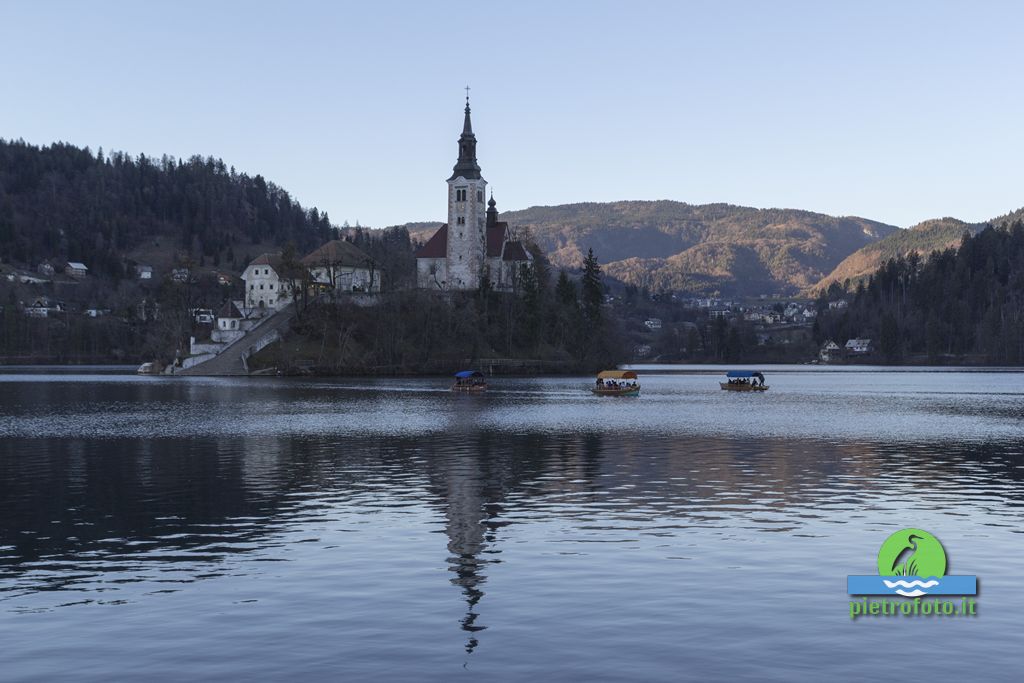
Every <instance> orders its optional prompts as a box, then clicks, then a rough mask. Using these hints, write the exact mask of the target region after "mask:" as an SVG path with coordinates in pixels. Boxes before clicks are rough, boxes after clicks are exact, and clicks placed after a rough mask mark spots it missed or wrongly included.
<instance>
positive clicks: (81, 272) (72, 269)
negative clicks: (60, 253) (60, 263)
mask: <svg viewBox="0 0 1024 683" xmlns="http://www.w3.org/2000/svg"><path fill="white" fill-rule="evenodd" d="M64 274H65V275H67V276H68V277H74V278H82V277H85V276H86V275H88V274H89V269H88V268H87V267H86V265H85V264H84V263H79V262H78V261H68V263H67V265H66V266H64Z"/></svg>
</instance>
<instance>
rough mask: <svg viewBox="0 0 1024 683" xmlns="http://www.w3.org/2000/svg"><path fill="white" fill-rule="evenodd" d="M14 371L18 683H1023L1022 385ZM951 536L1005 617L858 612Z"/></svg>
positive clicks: (852, 374)
mask: <svg viewBox="0 0 1024 683" xmlns="http://www.w3.org/2000/svg"><path fill="white" fill-rule="evenodd" d="M691 370H692V372H691V373H686V374H679V373H669V372H665V371H664V370H663V369H656V368H652V369H649V370H647V371H646V372H644V373H643V377H642V382H643V395H642V396H640V397H639V398H633V399H630V398H619V399H616V398H599V397H593V396H590V395H589V394H588V393H586V392H585V391H584V387H586V386H587V385H589V383H590V379H589V378H585V377H577V378H553V379H496V380H494V381H493V384H492V390H491V391H489V392H488V393H487V394H486V395H478V396H463V395H452V394H451V393H450V392H448V391H447V390H446V389H447V386H448V384H447V381H446V380H444V379H400V380H376V381H369V382H364V381H356V380H337V379H332V380H292V379H273V378H268V379H253V378H239V379H213V378H209V379H203V378H188V379H186V378H151V377H137V376H134V375H115V374H88V373H87V374H71V371H68V372H62V373H55V372H54V371H48V372H47V371H17V372H15V371H13V370H11V369H6V370H4V369H0V373H5V374H0V634H2V647H0V678H2V679H3V680H40V681H52V680H57V679H74V680H111V679H118V680H129V679H142V678H145V679H150V680H167V679H177V680H199V679H205V680H208V679H214V678H222V679H234V680H301V679H306V680H310V679H334V680H341V679H347V680H409V681H416V680H474V679H476V678H484V679H487V680H495V679H501V680H506V679H507V680H524V679H533V680H545V681H548V680H630V681H639V680H664V681H675V680H680V679H692V680H729V681H732V680H739V679H749V680H757V681H770V680H779V681H793V680H818V679H826V680H827V679H837V680H849V679H854V678H857V679H862V678H863V679H881V678H883V677H884V678H886V679H891V680H902V681H913V680H924V679H933V678H935V679H938V678H942V679H952V680H956V679H965V680H979V679H983V680H1007V681H1009V680H1014V681H1016V680H1019V678H1020V669H1021V665H1022V664H1024V654H1022V653H1024V631H1022V629H1021V628H1020V626H1019V624H1020V619H1021V616H1022V615H1024V581H1022V575H1024V562H1022V559H1024V536H1021V531H1022V524H1021V521H1022V514H1024V482H1022V480H1024V455H1022V450H1024V374H1018V373H996V372H974V371H972V372H967V371H964V372H955V371H953V372H951V371H934V372H928V371H907V372H899V371H892V370H863V369H856V370H850V369H845V370H844V371H838V372H837V371H829V370H825V369H813V368H801V367H795V368H782V369H773V370H771V371H770V372H768V373H767V377H768V383H769V384H770V385H771V390H770V391H769V392H767V393H766V394H763V395H762V394H758V395H752V394H736V393H732V392H724V391H721V390H719V389H718V384H717V382H718V378H719V373H717V372H716V371H713V370H711V369H708V368H706V367H705V368H693V369H691ZM904 527H919V528H924V529H926V530H928V531H931V532H932V533H934V534H935V535H936V536H937V537H938V538H939V539H940V540H941V541H942V543H943V544H944V546H945V548H946V551H947V553H948V555H949V562H950V566H949V569H948V573H954V574H976V575H978V577H979V582H980V585H981V586H982V588H981V592H980V595H979V598H978V616H976V617H946V618H935V617H918V618H908V617H867V618H862V619H859V620H857V621H851V619H850V618H849V601H850V598H849V596H847V595H846V576H847V575H848V574H874V573H876V567H875V558H876V554H877V552H878V548H879V546H880V545H881V543H882V541H883V540H884V539H885V538H886V537H887V536H888V535H889V534H890V533H892V532H894V531H896V530H898V529H901V528H904Z"/></svg>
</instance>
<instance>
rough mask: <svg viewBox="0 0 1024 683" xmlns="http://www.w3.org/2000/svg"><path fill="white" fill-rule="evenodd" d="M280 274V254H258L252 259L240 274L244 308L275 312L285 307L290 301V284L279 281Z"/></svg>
mask: <svg viewBox="0 0 1024 683" xmlns="http://www.w3.org/2000/svg"><path fill="white" fill-rule="evenodd" d="M281 272H282V271H281V255H280V254H260V255H259V256H257V257H256V258H254V259H253V260H252V262H251V263H250V264H249V265H248V266H246V267H245V271H244V272H243V273H242V280H244V281H245V303H244V307H245V308H246V309H260V310H263V309H269V310H272V311H276V310H278V309H279V308H283V307H285V306H287V305H288V304H289V303H290V302H291V300H292V297H291V284H290V283H289V282H287V281H285V280H282V279H281Z"/></svg>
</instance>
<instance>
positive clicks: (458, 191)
mask: <svg viewBox="0 0 1024 683" xmlns="http://www.w3.org/2000/svg"><path fill="white" fill-rule="evenodd" d="M455 201H457V202H464V201H466V188H464V187H457V188H455Z"/></svg>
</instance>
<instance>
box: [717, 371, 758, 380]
mask: <svg viewBox="0 0 1024 683" xmlns="http://www.w3.org/2000/svg"><path fill="white" fill-rule="evenodd" d="M725 376H726V377H728V378H729V379H740V378H742V377H756V378H758V379H764V375H762V374H761V373H760V372H755V371H754V370H730V371H729V372H727V373H725Z"/></svg>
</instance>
